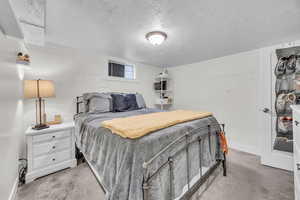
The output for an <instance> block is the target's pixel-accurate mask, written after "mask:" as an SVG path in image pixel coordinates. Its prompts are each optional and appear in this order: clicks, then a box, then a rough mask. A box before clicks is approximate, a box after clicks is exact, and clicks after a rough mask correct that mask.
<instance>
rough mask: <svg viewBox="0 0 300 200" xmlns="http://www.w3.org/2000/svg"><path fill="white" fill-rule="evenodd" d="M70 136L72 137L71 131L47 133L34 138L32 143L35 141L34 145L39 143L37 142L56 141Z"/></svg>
mask: <svg viewBox="0 0 300 200" xmlns="http://www.w3.org/2000/svg"><path fill="white" fill-rule="evenodd" d="M70 136H71V131H70V130H65V131H59V132H53V133H47V134H42V135H36V136H33V138H32V141H33V143H37V142H44V141H47V140H55V139H59V138H65V137H70Z"/></svg>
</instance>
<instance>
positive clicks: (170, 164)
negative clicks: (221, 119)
mask: <svg viewBox="0 0 300 200" xmlns="http://www.w3.org/2000/svg"><path fill="white" fill-rule="evenodd" d="M214 126H221V127H222V131H224V124H217V125H214ZM211 128H212V126H211V125H208V126H207V127H201V128H198V129H195V130H193V131H192V132H188V133H186V134H185V135H183V136H181V137H180V138H178V139H176V140H175V141H173V142H172V143H171V144H169V145H168V146H167V147H165V148H164V149H162V150H161V151H160V152H158V154H156V155H155V156H154V157H152V158H151V159H150V160H149V161H147V162H145V163H144V164H143V168H144V177H143V185H142V187H143V199H144V200H152V199H150V194H149V191H150V189H151V187H152V186H151V181H153V179H154V178H155V177H156V176H158V175H159V174H160V173H161V171H162V170H163V169H166V168H168V171H169V183H168V185H169V192H168V198H167V199H170V200H174V199H175V198H176V197H175V183H174V176H175V174H174V167H175V166H174V159H175V158H176V156H177V155H179V154H180V153H183V152H185V156H186V170H187V171H186V175H187V177H186V180H187V183H186V185H187V191H186V192H184V194H182V195H181V196H180V200H188V199H190V197H191V196H192V195H193V194H194V193H195V192H196V191H197V190H198V189H199V188H200V187H201V185H202V184H203V183H204V182H205V181H206V180H207V179H208V178H209V176H210V175H211V174H212V173H213V172H214V171H215V170H216V169H217V168H218V166H219V165H220V164H221V163H222V166H223V175H224V176H226V173H227V172H226V155H225V153H224V154H223V159H219V160H216V161H215V163H214V164H213V165H212V166H210V168H209V169H208V171H206V172H205V173H204V174H203V173H202V167H203V163H202V160H203V146H202V142H201V141H202V140H203V139H204V137H208V138H207V139H208V144H209V152H210V153H211ZM200 129H207V130H208V131H207V134H205V135H203V134H202V135H201V136H197V137H196V138H195V137H194V138H193V139H191V138H192V137H191V136H192V135H193V134H196V132H197V131H200ZM216 134H219V132H217V133H216ZM182 142H184V143H185V145H184V146H183V147H182V148H180V150H179V151H177V152H175V153H174V154H172V155H170V156H169V157H168V159H167V160H166V161H165V162H164V163H163V164H162V165H161V166H160V167H158V168H157V169H156V170H155V171H154V172H153V173H151V174H148V173H149V171H148V169H149V166H150V165H151V163H153V162H154V161H155V160H156V159H158V158H159V157H160V156H161V155H162V154H164V153H165V152H167V151H168V150H169V149H171V148H173V147H174V145H179V144H180V143H182ZM195 144H198V161H199V164H198V165H199V173H200V178H199V179H198V180H197V181H196V182H195V183H193V185H190V180H191V178H193V177H191V174H190V162H191V158H190V156H189V149H190V146H191V145H195Z"/></svg>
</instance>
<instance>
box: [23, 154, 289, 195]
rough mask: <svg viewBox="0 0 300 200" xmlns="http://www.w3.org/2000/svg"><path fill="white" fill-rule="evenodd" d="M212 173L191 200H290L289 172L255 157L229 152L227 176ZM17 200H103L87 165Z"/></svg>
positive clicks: (27, 188)
mask: <svg viewBox="0 0 300 200" xmlns="http://www.w3.org/2000/svg"><path fill="white" fill-rule="evenodd" d="M219 172H220V170H218V172H217V173H215V174H214V176H212V177H211V178H210V180H209V181H208V182H207V183H206V184H205V185H204V186H203V187H202V188H201V189H200V190H199V191H198V192H197V193H196V194H195V195H194V196H193V197H192V200H198V199H201V200H293V199H294V192H293V189H294V186H293V174H292V173H291V172H287V171H283V170H278V169H274V168H270V167H265V166H262V165H260V164H259V158H258V157H257V156H254V155H251V154H247V153H243V152H239V151H234V150H231V151H230V154H229V157H228V176H227V177H223V176H222V174H221V173H219ZM17 200H104V193H103V192H102V190H101V188H100V186H99V185H98V183H97V181H96V179H95V178H94V176H93V174H92V172H91V171H90V169H89V168H88V166H87V165H86V164H80V165H79V166H78V167H76V168H74V169H67V170H64V171H61V172H58V173H55V174H52V175H49V176H46V177H43V178H40V179H37V180H35V181H34V182H32V183H30V184H27V185H24V186H22V187H20V188H19V190H18V195H17Z"/></svg>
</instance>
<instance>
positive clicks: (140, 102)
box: [135, 93, 146, 109]
mask: <svg viewBox="0 0 300 200" xmlns="http://www.w3.org/2000/svg"><path fill="white" fill-rule="evenodd" d="M135 97H136V102H137V105H138V107H139V108H140V109H141V108H146V103H145V100H144V97H143V96H142V95H141V94H139V93H136V94H135Z"/></svg>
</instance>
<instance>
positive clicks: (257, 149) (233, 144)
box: [229, 141, 261, 156]
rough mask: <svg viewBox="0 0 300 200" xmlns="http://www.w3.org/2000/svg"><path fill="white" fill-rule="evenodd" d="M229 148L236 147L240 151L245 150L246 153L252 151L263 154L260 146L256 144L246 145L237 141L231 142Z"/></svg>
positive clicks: (258, 154) (252, 152)
mask: <svg viewBox="0 0 300 200" xmlns="http://www.w3.org/2000/svg"><path fill="white" fill-rule="evenodd" d="M229 148H231V149H236V150H239V151H243V152H246V153H251V154H254V155H257V156H260V155H261V151H260V147H255V146H250V145H244V144H239V143H236V142H232V141H230V142H229Z"/></svg>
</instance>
